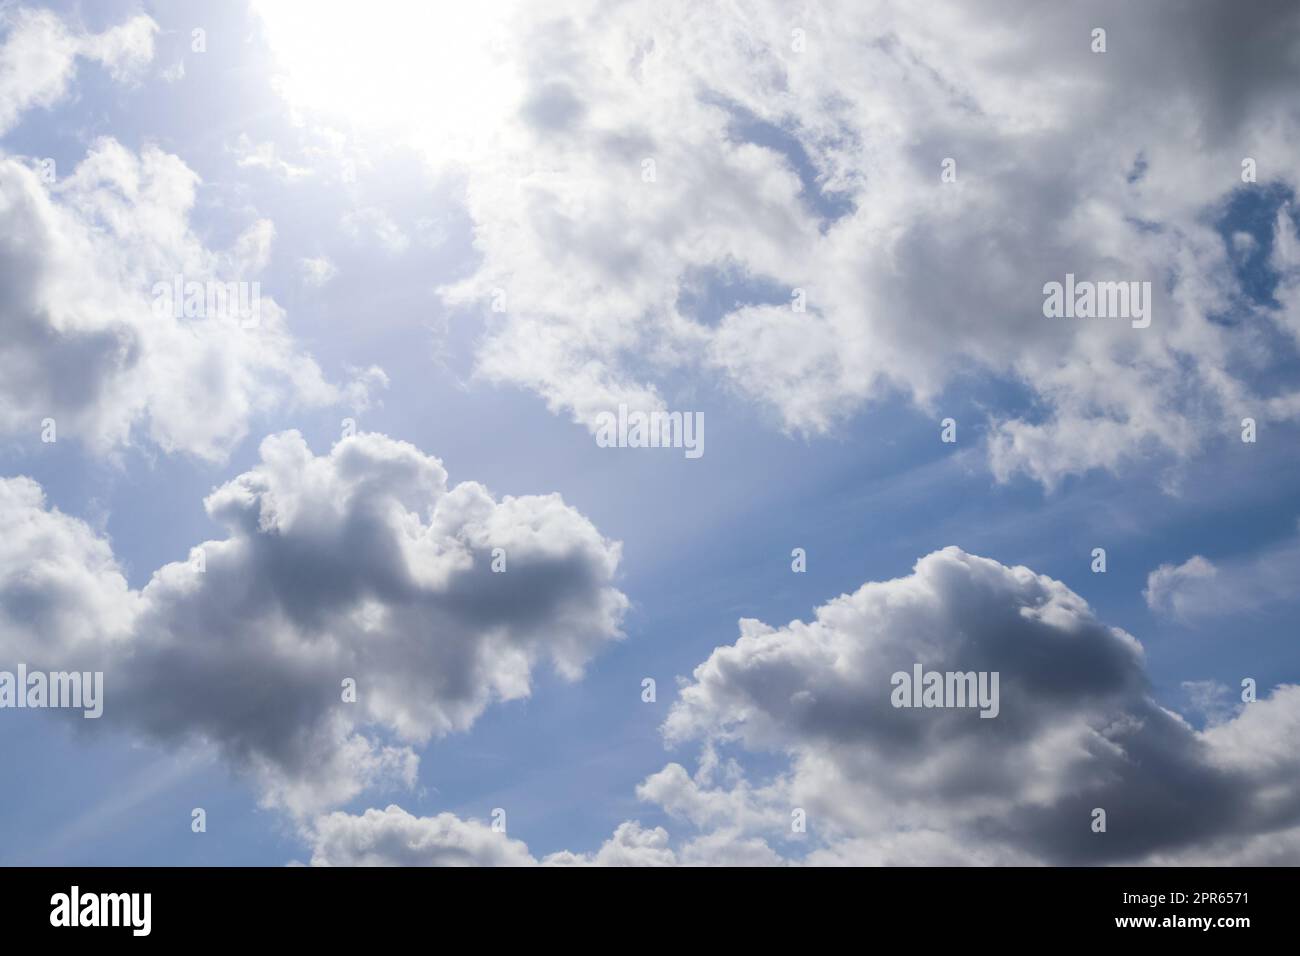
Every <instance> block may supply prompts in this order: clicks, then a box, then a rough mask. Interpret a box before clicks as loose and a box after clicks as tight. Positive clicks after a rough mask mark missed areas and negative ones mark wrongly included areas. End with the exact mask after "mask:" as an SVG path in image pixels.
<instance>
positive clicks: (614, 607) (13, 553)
mask: <svg viewBox="0 0 1300 956" xmlns="http://www.w3.org/2000/svg"><path fill="white" fill-rule="evenodd" d="M0 506H3V511H2V512H0V528H3V529H4V530H5V534H4V535H3V541H2V542H0V651H2V652H3V656H4V657H5V659H13V660H23V661H24V662H25V663H27V664H28V665H29V666H30V667H31V668H32V669H56V668H57V669H76V670H82V671H85V670H103V671H104V672H105V675H106V676H105V687H106V691H105V696H106V703H105V716H104V717H103V718H102V719H101V721H100V722H99V723H100V724H102V725H104V726H106V727H126V728H128V729H129V730H131V731H134V732H140V731H143V732H144V733H146V734H147V735H148V736H150V737H151V738H154V739H159V740H164V741H172V740H175V741H178V742H179V741H183V740H192V739H199V740H203V741H207V742H209V743H211V744H213V745H215V746H216V747H217V748H219V749H220V751H221V752H222V753H223V754H224V755H225V756H226V757H227V758H228V759H229V760H230V762H231V763H232V764H233V765H234V766H235V767H237V768H238V769H239V770H240V771H242V772H244V773H246V774H248V775H250V776H251V777H252V778H253V779H254V780H255V781H256V783H257V786H258V788H259V791H260V792H261V794H262V795H263V798H264V800H265V802H266V803H268V804H269V805H275V806H280V807H285V808H287V809H289V810H290V811H292V812H294V813H295V814H299V815H305V814H308V813H312V812H315V811H317V810H321V809H328V808H329V807H330V806H333V805H337V804H339V803H341V802H343V801H346V800H348V799H350V798H352V797H353V796H355V795H356V794H357V793H359V792H360V791H361V790H362V789H363V788H365V787H366V786H368V785H371V784H381V783H382V784H391V783H396V784H410V783H412V782H413V780H414V774H415V771H416V766H417V756H416V753H415V748H416V747H418V746H420V745H421V744H424V743H425V742H427V741H428V740H430V739H431V738H432V737H435V736H440V735H443V734H447V733H450V732H453V731H459V730H464V729H466V728H468V727H469V726H470V725H471V724H472V723H473V722H474V720H475V719H476V718H477V717H478V715H479V714H480V713H482V711H483V710H484V708H485V707H487V706H488V705H489V703H491V702H492V701H496V700H513V699H518V698H522V697H526V696H527V695H528V694H529V693H530V687H531V680H532V676H533V673H534V671H535V669H536V667H537V666H538V665H540V664H542V663H549V664H550V665H551V666H553V667H554V668H555V669H556V670H557V671H558V672H559V673H560V674H561V675H563V676H564V677H565V678H569V679H576V678H577V677H578V676H579V675H580V674H581V671H582V668H583V666H584V664H585V663H586V662H587V661H588V660H589V659H590V657H591V656H592V655H593V654H595V653H596V652H597V651H598V650H599V649H600V648H601V647H602V646H604V645H605V644H606V643H607V642H609V641H610V640H613V639H615V638H617V637H618V636H619V635H620V630H619V628H620V622H621V618H622V615H623V613H624V610H625V607H626V604H627V602H626V599H625V598H624V596H623V595H622V594H621V593H620V592H619V591H618V590H617V589H616V588H615V587H614V586H613V584H612V583H611V582H612V580H613V577H614V574H615V571H616V567H617V565H618V562H619V550H620V549H619V546H618V544H617V543H613V542H609V541H607V540H605V539H604V538H603V537H602V536H601V535H600V533H599V532H598V531H597V530H596V529H595V528H594V527H593V526H592V525H591V524H590V523H589V522H588V521H587V520H586V519H585V518H584V517H583V516H582V515H580V514H579V513H577V512H576V511H574V510H573V509H572V508H570V507H569V506H567V505H566V504H565V503H564V502H563V501H562V500H561V499H560V497H559V496H558V495H545V496H528V497H505V498H503V499H501V500H497V499H495V498H493V496H492V495H491V494H489V492H488V491H487V490H486V489H485V488H483V487H482V486H481V485H478V484H476V483H474V482H463V483H461V484H458V485H455V486H449V484H448V481H447V473H446V471H445V470H444V469H443V467H442V464H441V463H440V462H439V461H438V460H437V459H435V458H431V457H429V456H426V455H424V454H422V453H421V452H420V451H419V450H417V449H416V448H414V447H413V446H411V445H409V444H405V443H403V442H398V441H394V440H392V439H389V438H386V437H384V436H380V435H369V434H366V435H359V436H355V437H353V438H349V439H346V440H344V441H342V442H340V443H339V444H337V445H336V446H335V447H334V448H333V450H332V451H331V452H330V453H329V454H328V455H322V456H316V455H313V454H312V452H311V451H310V450H309V449H308V447H307V445H306V444H305V442H304V441H303V439H302V438H301V437H300V436H299V435H298V434H297V433H293V432H290V433H285V434H281V435H276V436H273V437H271V438H268V439H266V440H265V441H264V442H263V444H262V448H261V461H260V463H259V464H258V465H257V466H256V467H254V468H253V469H251V470H250V471H248V472H246V473H244V474H242V475H240V476H239V477H238V478H236V479H235V480H233V481H231V482H229V483H228V484H226V485H224V486H222V487H220V488H218V489H216V490H215V491H213V493H212V494H211V495H210V496H209V497H208V499H207V500H206V506H207V510H208V513H209V514H210V515H211V516H212V518H213V519H214V520H216V521H217V522H219V523H220V524H221V525H223V526H224V527H225V529H226V537H224V538H222V539H221V540H216V541H208V542H205V543H203V544H202V545H201V546H200V548H199V549H198V550H197V551H196V552H195V553H194V554H193V555H192V557H191V559H190V560H189V561H186V562H177V563H175V564H170V565H167V566H165V567H163V568H160V569H159V570H158V571H157V572H156V573H155V574H154V575H153V577H152V579H151V580H150V581H149V583H148V584H147V585H146V586H145V587H144V588H143V589H142V590H140V591H138V592H136V591H132V590H131V589H129V588H128V587H127V586H126V584H125V581H124V579H123V576H122V573H121V571H120V569H119V568H118V567H117V564H116V563H115V561H114V559H113V555H112V551H111V548H110V546H109V545H108V543H106V542H105V541H104V540H102V538H100V537H99V536H98V535H96V534H95V533H94V532H93V531H92V530H91V529H90V528H89V527H88V526H87V525H85V524H84V523H82V522H80V521H77V520H75V519H73V518H70V517H68V516H66V515H63V514H61V513H60V512H58V511H56V510H51V509H49V508H47V507H46V506H45V505H44V503H43V500H42V495H41V491H40V489H39V487H38V486H36V485H35V484H34V483H33V482H31V481H30V480H28V479H24V478H17V479H9V480H6V481H4V482H0ZM494 557H500V558H502V559H503V560H504V562H505V564H504V568H505V571H504V573H497V572H494V571H493V570H492V569H491V566H492V563H493V559H494ZM498 566H500V565H499V564H498ZM348 679H350V680H352V681H355V688H356V694H355V697H356V701H355V703H351V702H345V701H344V699H343V698H344V689H343V682H344V681H345V680H348ZM97 729H98V728H97Z"/></svg>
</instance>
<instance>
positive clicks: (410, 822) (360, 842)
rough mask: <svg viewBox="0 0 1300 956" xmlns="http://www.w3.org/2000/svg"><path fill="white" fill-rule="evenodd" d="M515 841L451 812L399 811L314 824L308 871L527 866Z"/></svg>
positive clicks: (390, 809) (529, 858)
mask: <svg viewBox="0 0 1300 956" xmlns="http://www.w3.org/2000/svg"><path fill="white" fill-rule="evenodd" d="M534 862H535V861H534V860H533V858H532V856H530V855H529V853H528V847H526V846H525V845H524V844H523V843H521V842H520V841H519V840H512V839H510V838H509V837H508V836H506V835H505V834H504V833H499V832H495V831H493V830H492V828H491V827H490V826H488V825H487V824H484V823H479V822H478V821H476V820H468V821H467V820H461V819H460V818H458V817H456V816H455V815H453V814H450V813H440V814H438V815H437V816H436V817H415V816H412V815H411V814H409V813H407V812H406V811H405V810H403V809H402V808H401V807H398V806H389V807H387V808H385V809H383V810H373V809H372V810H367V811H366V812H365V813H363V814H361V815H360V816H350V815H348V814H346V813H332V814H329V815H328V816H324V817H321V818H320V819H319V820H317V821H316V827H315V833H314V845H313V850H312V857H311V864H312V866H530V865H532V864H533V863H534Z"/></svg>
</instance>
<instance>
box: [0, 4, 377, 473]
mask: <svg viewBox="0 0 1300 956" xmlns="http://www.w3.org/2000/svg"><path fill="white" fill-rule="evenodd" d="M156 31H157V26H156V24H155V23H154V22H153V21H152V20H151V19H149V18H148V17H137V18H135V19H132V20H129V21H127V22H125V23H123V24H121V25H120V26H117V27H114V28H112V29H110V30H108V31H106V32H104V33H100V34H86V33H79V32H77V31H76V30H74V29H73V28H71V27H69V26H68V25H66V24H65V23H64V22H63V21H62V20H60V19H59V18H58V17H57V16H55V15H54V14H52V13H50V12H48V11H29V10H17V11H12V12H8V13H6V12H0V36H3V44H2V45H0V134H2V133H3V132H4V131H5V130H6V129H7V128H9V127H10V126H12V125H13V124H14V123H15V122H16V120H17V119H18V117H19V116H20V115H21V114H22V113H23V112H24V111H27V110H30V109H32V108H33V107H41V106H44V107H49V106H52V105H54V104H55V103H57V102H58V101H59V100H61V99H64V98H65V97H67V96H68V95H69V94H70V88H71V84H72V81H73V78H74V77H75V74H76V63H77V59H78V58H79V57H81V58H86V59H90V60H95V61H98V62H99V63H100V64H102V65H103V66H104V67H105V68H106V69H107V70H108V71H109V73H110V74H111V75H112V76H113V77H114V78H115V79H118V80H129V79H131V78H132V77H134V76H135V75H136V74H137V73H138V72H139V71H140V69H141V68H142V67H143V66H145V65H147V64H148V63H149V62H150V60H151V59H152V56H153V37H154V34H155V32H156ZM50 171H52V170H51V169H50V168H49V167H47V166H39V165H38V164H36V163H34V162H33V161H31V160H30V159H25V158H23V157H19V156H12V155H6V154H5V152H4V151H3V150H0V325H3V327H4V329H5V333H6V334H5V336H4V340H3V341H2V342H0V434H10V435H18V436H25V437H27V438H29V439H31V440H36V437H37V436H40V435H41V433H42V429H43V428H44V427H45V423H46V420H47V419H52V420H53V422H54V427H55V429H56V435H57V436H58V437H59V438H70V439H74V440H77V441H79V442H80V443H81V444H82V445H84V446H85V447H87V448H88V449H90V450H92V451H93V452H96V453H109V452H113V451H115V450H117V449H120V448H122V447H123V446H125V445H127V444H129V443H131V442H133V441H135V440H138V439H144V440H147V441H148V442H149V443H151V444H152V445H154V446H156V447H159V448H161V449H162V450H164V451H167V452H173V451H180V452H185V453H188V454H191V455H194V456H198V457H201V458H204V459H208V460H221V459H223V458H224V457H225V456H226V455H227V453H228V452H229V451H230V449H231V448H232V447H233V446H234V445H235V444H236V443H237V442H238V441H240V440H241V439H242V438H244V437H245V435H246V434H247V431H248V425H249V421H250V419H251V417H252V416H253V415H254V414H256V413H258V412H262V411H265V410H267V409H269V408H272V407H275V406H292V405H306V406H319V405H323V404H327V403H335V402H350V403H352V404H353V405H356V406H363V405H365V404H366V403H367V401H368V393H369V391H370V390H371V389H372V388H375V387H379V386H382V385H383V384H384V379H383V374H382V372H380V371H379V370H378V369H369V370H364V371H362V372H360V373H358V374H357V375H356V377H355V379H354V381H352V382H351V383H349V384H348V385H346V386H345V387H338V386H335V385H333V384H331V383H329V382H327V381H326V380H325V378H324V377H323V376H322V373H321V370H320V368H319V367H318V366H317V365H316V363H315V362H314V361H313V360H312V359H311V358H309V357H307V356H306V355H304V354H302V353H301V352H300V351H299V350H298V349H297V347H296V345H295V344H294V342H293V339H292V337H291V336H290V334H289V332H288V327H287V323H286V315H285V313H284V311H283V310H282V309H281V308H280V307H279V306H278V305H277V304H276V302H275V300H274V298H273V297H272V296H271V295H270V290H269V289H268V290H266V293H265V294H263V290H262V289H261V283H260V280H259V277H260V274H261V272H262V270H263V269H264V267H265V266H266V265H267V263H268V261H269V256H270V250H271V244H272V241H273V239H274V235H275V229H274V226H273V225H272V223H270V222H269V221H267V220H255V221H251V222H248V223H246V224H245V225H246V228H245V229H244V231H243V232H242V234H241V235H240V236H239V237H238V238H237V239H236V240H235V241H234V243H233V244H232V245H231V247H230V248H228V249H219V250H214V249H209V248H208V247H207V246H206V245H205V244H204V242H203V241H202V240H201V239H200V238H199V236H197V235H196V234H195V232H194V231H193V230H192V229H191V226H190V214H191V211H192V209H193V207H194V204H195V199H196V191H197V189H198V187H199V185H200V182H199V178H198V176H197V175H196V174H195V173H194V172H193V171H192V170H191V169H190V168H189V167H188V166H187V165H186V164H185V163H184V161H182V160H181V159H180V158H179V157H177V156H174V155H171V154H169V153H166V152H164V151H162V150H160V149H158V148H157V147H154V146H146V147H144V148H143V149H141V150H140V151H139V152H138V153H137V152H134V151H132V150H130V149H128V148H126V147H124V146H123V145H121V144H120V143H118V142H117V141H116V140H113V139H111V138H107V137H105V138H101V139H99V140H97V141H95V142H94V143H93V144H92V145H91V147H90V150H89V152H88V154H87V155H86V156H85V157H84V158H83V159H82V160H81V162H80V163H79V164H78V165H77V166H76V168H75V169H73V170H72V171H71V172H65V171H64V170H57V172H58V173H59V175H56V176H53V177H51V176H47V175H46V173H48V172H50ZM178 288H179V291H180V294H179V295H177V294H176V293H177V289H178Z"/></svg>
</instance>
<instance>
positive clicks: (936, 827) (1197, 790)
mask: <svg viewBox="0 0 1300 956" xmlns="http://www.w3.org/2000/svg"><path fill="white" fill-rule="evenodd" d="M917 663H919V664H921V665H922V667H923V668H924V669H925V670H927V671H943V672H947V671H959V672H968V671H977V672H978V671H989V672H993V671H996V672H998V673H999V675H1000V711H999V713H998V716H997V717H995V718H993V719H983V718H981V717H980V716H979V713H978V711H976V710H971V709H960V708H945V709H908V708H896V707H894V706H893V705H892V703H891V699H890V693H891V689H892V688H891V675H892V674H894V673H895V672H897V671H904V672H910V671H911V670H912V668H913V666H914V664H917ZM1297 724H1300V687H1292V686H1283V687H1280V688H1278V689H1276V690H1275V691H1274V692H1273V694H1272V696H1271V697H1268V698H1266V699H1264V700H1261V701H1260V702H1258V703H1255V704H1251V705H1249V706H1248V707H1246V708H1245V709H1244V710H1243V711H1242V712H1241V714H1240V715H1239V716H1237V717H1235V718H1234V719H1231V720H1228V721H1225V722H1223V723H1220V724H1218V725H1215V726H1213V727H1211V728H1209V729H1208V730H1206V731H1204V732H1198V731H1196V730H1195V729H1193V728H1192V727H1191V726H1190V725H1189V724H1188V723H1187V722H1186V721H1185V720H1184V719H1183V718H1182V717H1180V716H1179V715H1178V714H1175V713H1173V712H1171V711H1168V710H1166V709H1164V708H1162V707H1160V706H1159V705H1157V704H1156V703H1155V701H1154V700H1153V699H1152V697H1151V694H1150V691H1149V688H1148V686H1147V680H1146V677H1145V672H1144V666H1143V652H1142V649H1141V646H1140V645H1139V644H1138V643H1137V641H1136V640H1134V638H1133V637H1131V636H1130V635H1128V634H1127V633H1125V632H1123V631H1122V630H1119V629H1117V628H1113V627H1108V626H1106V625H1104V624H1103V623H1102V622H1100V621H1098V620H1097V619H1096V617H1095V616H1094V615H1093V613H1092V611H1091V610H1090V608H1089V607H1088V605H1087V604H1086V603H1085V602H1084V601H1083V599H1081V598H1080V597H1079V596H1078V595H1076V594H1074V593H1073V592H1071V591H1070V590H1069V589H1068V588H1067V587H1065V586H1064V585H1063V584H1061V583H1060V582H1058V581H1054V580H1052V579H1050V578H1047V577H1044V576H1042V575H1038V574H1035V573H1033V572H1032V571H1030V570H1029V569H1027V568H1023V567H1005V566H1003V565H1001V564H999V563H997V562H995V561H991V560H988V559H985V558H979V557H974V556H972V555H968V554H966V553H964V552H962V551H960V550H959V549H957V548H947V549H944V550H943V551H939V552H936V553H934V554H931V555H929V556H927V557H925V558H922V559H921V560H920V561H919V562H917V565H916V567H915V569H914V570H913V573H912V574H911V575H909V576H908V577H905V578H900V579H897V580H894V581H887V582H883V583H871V584H867V585H864V586H863V587H862V588H861V589H860V590H858V591H856V592H855V593H853V594H850V595H845V596H843V597H841V598H838V599H836V600H834V601H832V602H830V603H829V604H827V605H825V606H823V607H821V608H819V609H818V610H817V613H816V616H815V618H814V620H813V621H811V622H808V623H805V622H801V621H796V622H792V623H791V624H789V625H787V626H786V627H783V628H771V627H768V626H765V625H762V624H760V623H758V622H754V621H746V622H742V628H741V637H740V638H739V640H737V641H736V642H735V643H734V644H732V645H729V646H726V647H720V648H718V649H717V650H715V651H714V652H713V654H712V655H710V657H709V659H708V660H706V661H705V662H704V663H703V664H701V665H700V666H699V667H698V668H696V670H695V673H694V675H693V680H692V681H691V683H690V684H689V685H688V686H686V687H685V688H684V689H683V691H682V693H681V695H680V699H679V700H678V702H677V703H676V704H675V705H674V707H673V709H672V711H671V713H670V716H669V718H668V720H667V721H666V723H665V728H664V729H665V733H666V736H667V738H668V740H669V741H670V742H681V741H687V740H700V741H703V742H704V743H705V744H706V753H711V752H712V751H713V750H714V748H734V749H738V750H739V751H741V752H744V753H765V754H778V755H780V756H781V757H783V758H784V759H785V761H787V765H786V766H785V767H784V768H783V769H782V770H781V771H780V772H779V773H777V774H776V775H775V777H773V778H772V779H770V780H768V781H766V782H765V783H764V785H763V786H751V785H749V784H748V783H746V782H745V780H744V779H743V778H741V779H739V780H730V781H728V780H722V781H717V780H715V779H714V778H715V777H716V774H717V771H716V769H715V767H716V765H717V763H718V761H717V760H716V758H714V757H711V756H710V757H709V759H708V760H706V761H704V762H702V763H701V769H700V772H697V774H696V775H695V776H694V777H691V776H688V775H687V773H686V771H685V770H684V769H683V768H681V767H680V766H677V765H670V766H669V767H668V768H666V769H665V770H664V771H661V772H660V773H659V774H657V775H655V776H654V777H652V778H650V779H649V780H648V781H647V782H646V784H644V785H643V788H642V789H643V791H647V792H645V793H643V796H649V797H651V798H653V799H654V800H655V801H656V802H659V803H661V804H662V805H663V806H664V807H665V809H667V810H668V811H669V812H670V813H673V814H674V815H676V816H679V817H681V818H683V819H685V820H687V821H688V822H689V823H692V824H694V825H696V826H710V825H716V821H720V820H723V819H730V820H738V821H740V823H741V824H742V825H744V826H746V827H747V828H748V829H750V830H751V831H753V832H754V833H756V834H759V835H765V836H767V837H768V838H769V839H772V840H781V841H783V842H784V843H786V844H790V843H793V842H795V841H796V835H792V834H790V832H789V831H790V825H789V820H790V813H791V808H801V809H803V810H804V811H805V812H806V814H807V819H808V821H809V822H808V837H807V838H806V840H805V843H806V845H805V846H804V847H803V848H802V850H803V853H802V854H801V855H802V856H804V857H805V858H806V859H807V860H809V861H810V862H864V863H904V862H906V863H943V862H951V863H1003V862H1005V863H1010V862H1052V863H1097V862H1118V861H1137V860H1142V859H1145V858H1148V857H1150V856H1152V855H1154V854H1172V853H1177V852H1190V851H1191V850H1193V849H1194V848H1197V847H1203V846H1205V845H1208V844H1211V843H1213V842H1214V841H1225V842H1238V843H1241V842H1244V841H1247V840H1249V839H1252V838H1255V837H1258V836H1260V835H1262V834H1267V833H1271V832H1275V831H1285V830H1288V829H1290V828H1292V827H1295V826H1296V825H1297V823H1300V798H1297V796H1296V795H1297V794H1300V762H1297V760H1296V759H1295V755H1294V753H1288V752H1287V751H1286V748H1285V747H1284V746H1283V745H1282V743H1281V741H1282V740H1284V739H1285V736H1286V734H1288V733H1293V732H1294V730H1295V728H1296V726H1297ZM1095 808H1102V809H1104V810H1105V811H1106V814H1107V829H1106V832H1105V833H1095V832H1093V830H1092V828H1091V823H1092V819H1093V817H1092V812H1093V810H1094V809H1095ZM781 829H783V830H784V831H785V832H784V833H781V832H780V830H781Z"/></svg>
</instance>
